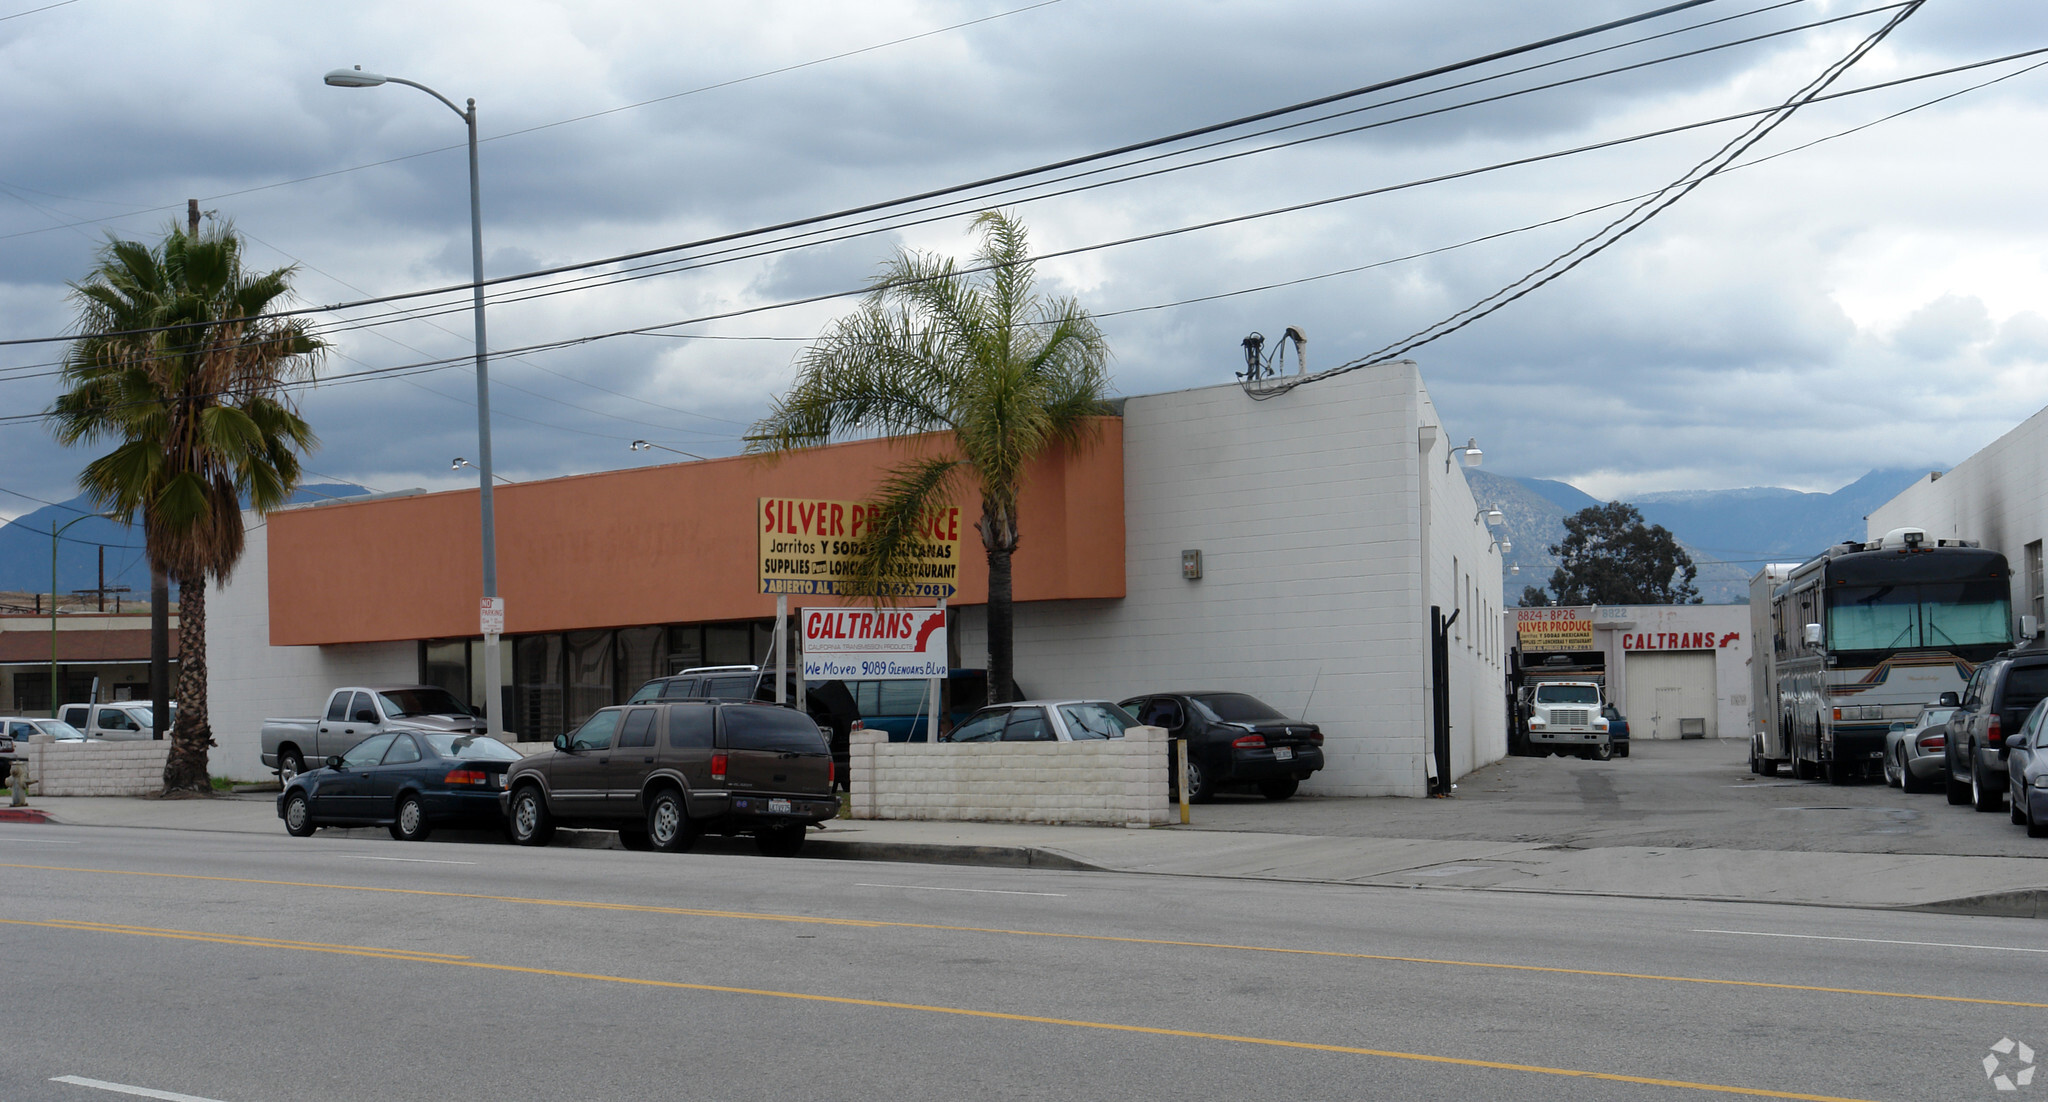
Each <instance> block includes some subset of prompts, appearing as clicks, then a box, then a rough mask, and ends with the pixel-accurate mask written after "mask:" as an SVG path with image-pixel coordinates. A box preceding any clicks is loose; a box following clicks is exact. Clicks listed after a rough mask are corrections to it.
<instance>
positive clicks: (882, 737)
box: [849, 727, 1170, 827]
mask: <svg viewBox="0 0 2048 1102" xmlns="http://www.w3.org/2000/svg"><path fill="white" fill-rule="evenodd" d="M1166 751H1167V738H1166V732H1165V731H1164V730H1163V729H1161V728H1158V727H1133V728H1131V729H1130V730H1128V731H1125V732H1124V737H1123V738H1120V739H1106V740H1103V741H1099V742H1097V741H1090V742H968V743H959V744H957V745H956V744H953V743H946V742H942V743H938V744H936V745H933V744H928V743H922V742H890V741H889V736H888V733H887V732H885V731H880V730H863V731H855V732H854V733H853V744H852V760H851V762H850V763H849V764H850V771H851V773H852V777H851V780H852V785H853V787H852V794H851V796H852V809H851V811H852V817H853V818H855V819H961V820H970V821H975V822H1022V823H1092V824H1097V825H1107V826H1132V827H1140V826H1160V825H1163V824H1165V823H1166V822H1167V821H1168V811H1169V808H1170V802H1169V800H1168V798H1167V772H1166V765H1167V763H1166Z"/></svg>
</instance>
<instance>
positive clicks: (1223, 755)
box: [1122, 692, 1323, 803]
mask: <svg viewBox="0 0 2048 1102" xmlns="http://www.w3.org/2000/svg"><path fill="white" fill-rule="evenodd" d="M1122 704H1123V709H1124V711H1126V712H1129V713H1131V714H1132V715H1134V716H1137V717H1138V722H1139V723H1142V724H1144V725H1146V726H1148V727H1164V728H1166V731H1167V734H1169V735H1171V736H1172V737H1173V738H1174V739H1177V740H1178V739H1186V740H1187V744H1188V775H1187V786H1188V800H1189V801H1190V802H1193V803H1205V802H1207V801H1208V800H1209V799H1210V797H1212V796H1214V795H1215V794H1216V791H1217V790H1218V789H1219V788H1223V787H1226V786H1234V785H1245V786H1250V787H1255V788H1257V789H1258V791H1259V794H1260V795H1262V796H1264V797H1265V798H1267V799H1269V800H1284V799H1286V798H1287V797H1289V796H1292V795H1294V790H1295V789H1296V788H1297V787H1299V786H1300V784H1301V782H1302V781H1305V780H1307V779H1308V777H1309V774H1311V773H1314V772H1315V771H1316V770H1318V769H1321V768H1322V767H1323V732H1322V729H1321V728H1320V727H1317V726H1316V725H1315V724H1313V723H1309V722H1307V721H1305V720H1299V719H1289V718H1287V717H1286V716H1285V715H1283V714H1281V713H1280V712H1279V711H1278V710H1276V709H1275V708H1273V707H1272V706H1271V705H1269V704H1267V703H1265V702H1264V701H1262V700H1259V699H1258V698H1257V697H1253V696H1247V695H1245V694H1244V693H1204V692H1196V693H1154V694H1151V695H1148V696H1134V697H1131V698H1130V699H1128V700H1125V701H1123V702H1122ZM1169 745H1170V744H1169ZM1170 772H1171V771H1170V770H1169V773H1170ZM1176 791H1178V789H1176Z"/></svg>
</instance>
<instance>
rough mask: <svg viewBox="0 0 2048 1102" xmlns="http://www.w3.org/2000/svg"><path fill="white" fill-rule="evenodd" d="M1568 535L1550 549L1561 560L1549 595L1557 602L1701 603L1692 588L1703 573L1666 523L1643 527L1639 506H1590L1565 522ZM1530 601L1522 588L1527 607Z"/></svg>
mask: <svg viewBox="0 0 2048 1102" xmlns="http://www.w3.org/2000/svg"><path fill="white" fill-rule="evenodd" d="M1564 531H1565V536H1564V542H1563V543H1553V544H1551V545H1550V553H1551V554H1552V555H1555V556H1557V561H1558V567H1557V569H1556V570H1555V571H1554V572H1552V573H1551V575H1550V592H1551V594H1552V595H1554V596H1555V598H1556V602H1557V603H1558V604H1560V605H1594V604H1599V605H1685V604H1694V605H1696V604H1699V603H1700V596H1699V590H1697V589H1695V588H1694V587H1693V584H1692V583H1693V578H1694V577H1695V576H1697V575H1698V573H1699V571H1698V570H1697V568H1695V567H1694V566H1693V564H1692V556H1691V555H1688V554H1686V553H1685V549H1684V548H1682V547H1680V546H1678V540H1677V539H1675V538H1673V537H1672V535H1671V533H1670V532H1668V531H1666V530H1665V528H1664V526H1663V525H1661V524H1648V525H1646V524H1644V523H1643V515H1642V514H1641V513H1639V512H1637V511H1636V507H1635V506H1633V505H1624V504H1622V503H1621V502H1619V501H1610V502H1608V503H1607V504H1605V505H1590V506H1587V507H1586V508H1584V509H1581V510H1579V511H1578V512H1577V513H1574V514H1572V515H1571V516H1568V517H1566V518H1564ZM1530 588H1531V589H1533V588H1534V587H1530ZM1537 592H1538V593H1539V594H1540V593H1541V591H1540V590H1538V591H1537ZM1528 597H1529V593H1528V590H1524V591H1523V596H1522V600H1523V604H1524V605H1527V604H1528ZM1545 603H1546V604H1547V603H1549V602H1547V601H1546V602H1545Z"/></svg>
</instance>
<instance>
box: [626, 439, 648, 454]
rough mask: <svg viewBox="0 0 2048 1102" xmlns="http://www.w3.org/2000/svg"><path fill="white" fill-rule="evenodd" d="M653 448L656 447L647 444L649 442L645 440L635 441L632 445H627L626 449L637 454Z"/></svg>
mask: <svg viewBox="0 0 2048 1102" xmlns="http://www.w3.org/2000/svg"><path fill="white" fill-rule="evenodd" d="M653 446H654V445H652V444H650V443H648V442H647V441H645V440H635V441H633V442H632V443H631V444H628V445H626V448H627V450H628V451H636V452H639V451H646V450H647V449H649V448H651V447H653Z"/></svg>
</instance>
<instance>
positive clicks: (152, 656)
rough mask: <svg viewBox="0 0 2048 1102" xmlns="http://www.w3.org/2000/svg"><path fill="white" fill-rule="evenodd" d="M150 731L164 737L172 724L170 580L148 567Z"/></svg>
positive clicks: (157, 568) (158, 568)
mask: <svg viewBox="0 0 2048 1102" xmlns="http://www.w3.org/2000/svg"><path fill="white" fill-rule="evenodd" d="M149 700H150V724H149V729H150V730H151V731H154V732H156V737H157V738H162V737H164V732H166V731H168V730H169V729H170V726H171V723H170V719H171V708H170V704H171V577H170V575H169V574H166V573H164V568H163V567H162V566H161V565H160V564H158V563H157V562H155V561H154V560H152V561H151V562H150V564H149Z"/></svg>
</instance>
